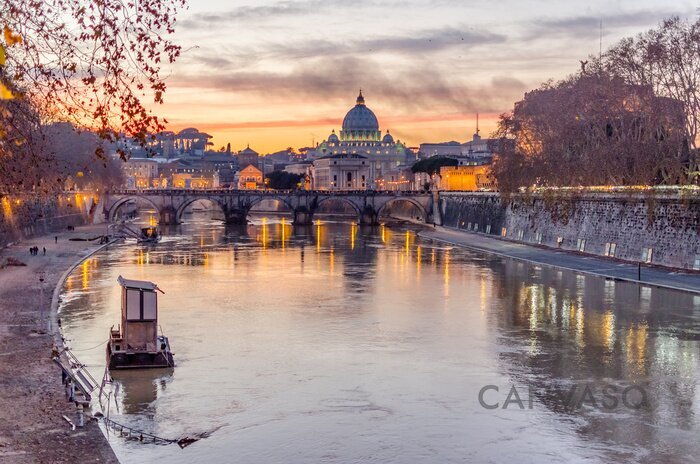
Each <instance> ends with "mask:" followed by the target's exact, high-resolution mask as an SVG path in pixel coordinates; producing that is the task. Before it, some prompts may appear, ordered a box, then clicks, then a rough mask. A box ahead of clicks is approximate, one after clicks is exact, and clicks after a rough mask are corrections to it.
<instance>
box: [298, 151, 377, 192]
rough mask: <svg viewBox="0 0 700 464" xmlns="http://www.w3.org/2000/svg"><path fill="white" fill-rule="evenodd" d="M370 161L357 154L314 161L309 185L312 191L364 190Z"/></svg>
mask: <svg viewBox="0 0 700 464" xmlns="http://www.w3.org/2000/svg"><path fill="white" fill-rule="evenodd" d="M369 163H370V160H369V159H368V158H367V157H365V156H362V155H358V154H354V153H353V154H337V155H329V156H323V157H321V158H319V159H317V160H314V162H313V165H312V168H311V179H312V180H311V184H312V188H313V189H314V190H366V189H367V185H368V183H369V176H370V166H369Z"/></svg>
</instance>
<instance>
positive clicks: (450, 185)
mask: <svg viewBox="0 0 700 464" xmlns="http://www.w3.org/2000/svg"><path fill="white" fill-rule="evenodd" d="M440 189H441V190H495V189H496V181H495V179H494V178H493V177H492V176H491V168H490V167H489V166H488V165H485V164H481V165H470V166H443V167H441V168H440Z"/></svg>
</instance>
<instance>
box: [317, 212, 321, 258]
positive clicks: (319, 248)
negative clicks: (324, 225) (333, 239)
mask: <svg viewBox="0 0 700 464" xmlns="http://www.w3.org/2000/svg"><path fill="white" fill-rule="evenodd" d="M320 252H321V221H320V220H319V219H317V220H316V253H320Z"/></svg>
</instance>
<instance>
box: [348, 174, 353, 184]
mask: <svg viewBox="0 0 700 464" xmlns="http://www.w3.org/2000/svg"><path fill="white" fill-rule="evenodd" d="M348 182H352V173H351V172H348Z"/></svg>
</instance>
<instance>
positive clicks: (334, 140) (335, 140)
mask: <svg viewBox="0 0 700 464" xmlns="http://www.w3.org/2000/svg"><path fill="white" fill-rule="evenodd" d="M338 141H339V139H338V136H337V135H335V130H333V132H332V133H331V135H329V136H328V142H329V143H338Z"/></svg>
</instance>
